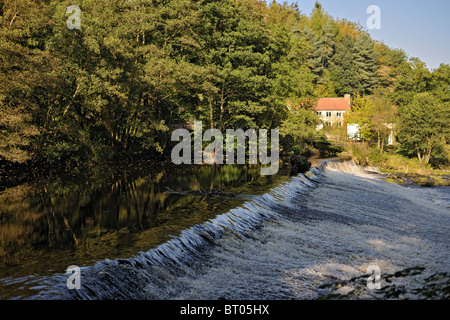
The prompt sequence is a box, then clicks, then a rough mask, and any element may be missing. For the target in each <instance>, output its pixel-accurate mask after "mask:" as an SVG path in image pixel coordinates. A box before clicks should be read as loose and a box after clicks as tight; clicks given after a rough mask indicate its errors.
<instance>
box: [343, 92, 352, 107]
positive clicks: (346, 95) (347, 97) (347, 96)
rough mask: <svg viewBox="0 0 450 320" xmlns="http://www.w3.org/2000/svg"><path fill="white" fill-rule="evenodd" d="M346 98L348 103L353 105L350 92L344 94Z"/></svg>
mask: <svg viewBox="0 0 450 320" xmlns="http://www.w3.org/2000/svg"><path fill="white" fill-rule="evenodd" d="M344 99H345V100H347V101H348V104H349V105H351V99H350V95H349V94H344Z"/></svg>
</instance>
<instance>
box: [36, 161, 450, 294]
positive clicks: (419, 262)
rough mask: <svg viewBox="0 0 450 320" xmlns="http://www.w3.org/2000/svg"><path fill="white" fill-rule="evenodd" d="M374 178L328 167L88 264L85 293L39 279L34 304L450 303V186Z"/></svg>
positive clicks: (345, 166) (354, 169) (350, 166)
mask: <svg viewBox="0 0 450 320" xmlns="http://www.w3.org/2000/svg"><path fill="white" fill-rule="evenodd" d="M373 177H374V175H370V174H367V173H365V172H364V170H362V168H360V167H358V166H356V165H355V164H354V163H351V162H345V163H338V162H335V161H328V162H323V163H322V165H321V166H320V167H319V168H313V169H311V170H310V171H309V172H307V173H306V174H305V175H302V174H300V175H298V176H296V177H292V178H291V179H290V180H289V181H288V182H286V183H283V184H281V185H279V186H278V187H276V188H274V189H272V190H271V191H270V192H269V193H266V194H264V195H262V196H252V197H249V199H248V201H247V202H245V204H244V205H242V206H241V207H237V208H235V209H233V210H230V211H229V212H227V213H226V214H222V215H219V216H217V217H215V218H214V219H212V220H210V221H207V222H205V223H202V224H198V225H195V226H193V227H192V228H190V229H187V230H185V231H183V232H182V233H181V235H180V236H178V237H174V238H173V239H172V240H170V241H169V242H166V243H164V244H162V245H160V246H159V247H157V248H156V249H152V250H150V251H148V252H141V253H139V254H138V255H136V256H134V257H132V258H129V259H117V260H105V261H101V262H98V263H96V264H95V265H93V266H90V267H83V268H82V269H81V289H79V290H76V289H75V290H68V289H67V286H66V280H67V277H68V275H67V274H59V275H54V276H52V277H49V278H45V279H39V281H38V280H36V283H37V285H39V288H41V289H42V290H41V291H40V293H39V294H37V295H36V296H34V297H32V298H33V299H43V298H45V299H213V300H215V299H221V298H223V299H318V298H359V299H371V298H377V299H378V298H381V299H383V298H400V299H402V298H413V299H415V298H416V299H422V298H436V299H441V298H449V292H448V287H449V281H450V280H449V279H450V277H449V275H450V260H449V257H448V252H449V250H448V249H449V243H450V242H449V240H450V233H449V231H450V227H449V226H450V224H449V222H450V214H449V210H448V208H449V202H448V199H449V197H448V191H449V189H448V188H444V189H436V190H433V189H426V190H424V189H422V188H409V187H404V186H399V185H395V184H389V183H387V182H384V181H381V180H378V179H374V178H373ZM436 199H438V200H436ZM373 265H375V266H377V267H378V268H379V270H380V272H381V288H380V289H377V290H369V289H368V288H367V277H368V276H369V274H368V267H369V266H373Z"/></svg>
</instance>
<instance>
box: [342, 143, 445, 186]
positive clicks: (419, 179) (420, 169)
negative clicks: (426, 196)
mask: <svg viewBox="0 0 450 320" xmlns="http://www.w3.org/2000/svg"><path fill="white" fill-rule="evenodd" d="M339 157H341V158H346V159H352V160H353V161H354V162H355V164H357V165H360V166H362V167H365V168H378V169H376V170H379V172H380V173H382V174H384V175H385V178H383V180H384V181H387V182H391V183H397V184H401V185H418V186H425V187H431V186H450V168H449V167H448V166H441V167H440V168H436V167H432V166H431V165H430V164H424V163H420V162H419V161H418V160H417V159H409V158H406V157H403V156H401V155H398V154H389V153H386V152H381V151H378V150H360V149H351V148H348V147H347V149H346V151H344V152H342V153H340V154H339ZM371 170H372V171H373V169H371Z"/></svg>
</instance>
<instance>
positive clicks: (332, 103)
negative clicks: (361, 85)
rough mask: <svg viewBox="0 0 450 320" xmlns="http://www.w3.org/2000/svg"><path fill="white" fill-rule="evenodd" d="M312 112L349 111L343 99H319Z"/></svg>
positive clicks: (348, 105)
mask: <svg viewBox="0 0 450 320" xmlns="http://www.w3.org/2000/svg"><path fill="white" fill-rule="evenodd" d="M314 110H351V108H350V103H349V102H348V101H347V100H346V99H345V98H321V99H319V100H318V101H317V106H316V107H315V108H314Z"/></svg>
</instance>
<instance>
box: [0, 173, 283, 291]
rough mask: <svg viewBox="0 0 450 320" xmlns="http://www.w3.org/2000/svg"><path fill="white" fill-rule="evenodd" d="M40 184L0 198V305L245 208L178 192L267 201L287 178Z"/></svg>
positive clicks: (68, 179)
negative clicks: (48, 281)
mask: <svg viewBox="0 0 450 320" xmlns="http://www.w3.org/2000/svg"><path fill="white" fill-rule="evenodd" d="M86 171H88V172H84V173H80V174H77V175H60V176H56V177H55V176H54V177H50V178H45V179H36V180H33V181H28V182H26V183H22V184H20V185H17V186H14V187H10V188H6V189H5V188H4V189H2V191H1V192H0V235H1V238H0V298H2V299H9V298H14V297H26V296H28V295H30V294H32V292H30V290H29V288H28V287H27V284H26V283H27V279H28V278H29V277H31V276H41V275H51V274H53V273H61V272H65V270H66V268H67V267H68V266H69V265H73V264H74V265H78V266H80V267H81V266H85V265H92V264H94V263H95V262H96V261H100V260H105V259H116V258H128V257H130V256H132V255H134V254H137V253H138V252H140V251H147V250H150V249H152V248H155V247H157V246H158V245H160V244H162V243H164V242H166V241H168V240H170V239H171V237H173V236H177V235H179V233H180V231H182V230H183V229H186V228H188V227H191V226H193V225H195V224H198V223H202V222H205V221H207V220H209V219H212V218H214V217H215V216H216V215H217V214H220V213H223V212H226V211H228V210H230V209H231V208H234V207H236V206H238V205H240V204H242V203H243V201H244V200H245V196H238V197H234V198H219V197H210V198H202V197H198V196H186V195H179V194H169V193H167V192H166V191H167V188H170V189H172V190H175V191H185V190H199V189H203V190H205V189H206V190H208V189H214V190H222V191H226V192H229V193H239V192H241V193H242V194H243V195H245V194H247V195H248V194H250V195H251V194H262V193H264V192H266V191H267V190H269V189H270V188H272V187H274V186H276V185H277V184H279V183H281V182H282V181H284V180H286V179H287V178H288V173H289V172H288V171H286V170H283V169H280V172H279V174H278V175H275V176H260V168H259V167H255V166H253V167H252V166H243V165H226V166H195V167H194V166H185V167H183V166H173V165H170V166H166V167H162V168H159V169H155V168H154V167H153V168H152V169H150V167H149V168H145V167H140V168H138V169H133V168H127V169H112V168H107V169H105V168H100V169H89V170H86Z"/></svg>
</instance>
